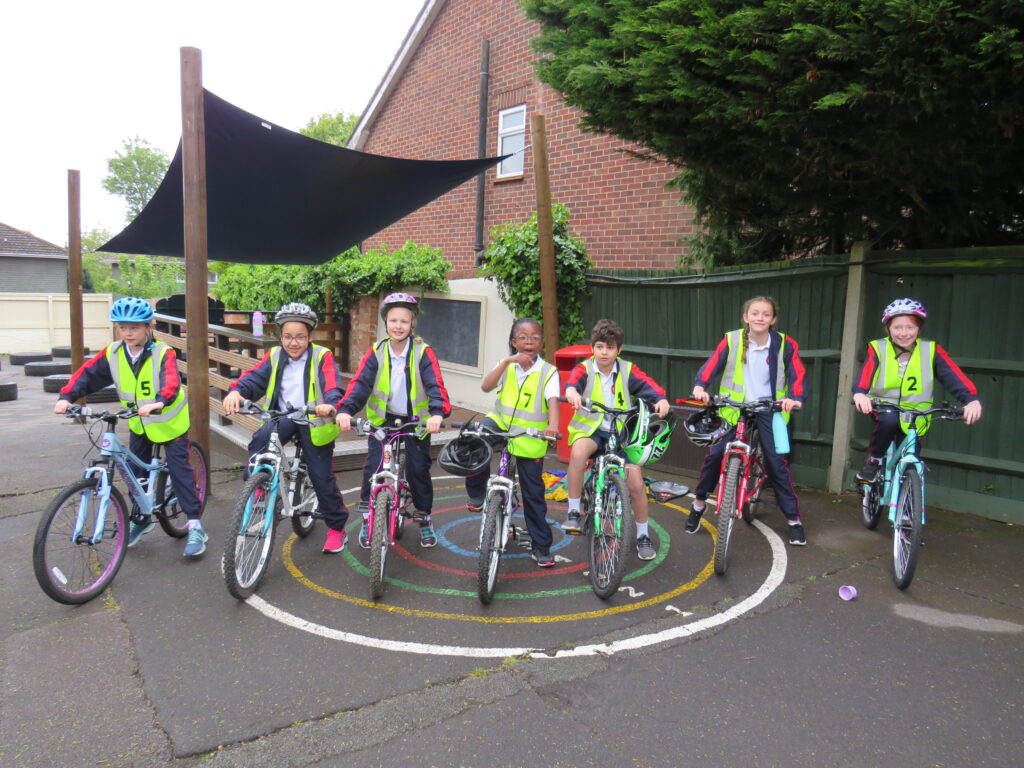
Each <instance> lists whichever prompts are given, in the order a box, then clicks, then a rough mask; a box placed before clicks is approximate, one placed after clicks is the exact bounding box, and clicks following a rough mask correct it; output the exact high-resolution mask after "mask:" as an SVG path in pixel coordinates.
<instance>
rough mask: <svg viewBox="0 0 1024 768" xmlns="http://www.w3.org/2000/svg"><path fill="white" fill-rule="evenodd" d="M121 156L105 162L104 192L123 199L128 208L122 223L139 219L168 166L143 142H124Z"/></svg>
mask: <svg viewBox="0 0 1024 768" xmlns="http://www.w3.org/2000/svg"><path fill="white" fill-rule="evenodd" d="M122 150H123V151H121V152H117V153H116V154H115V155H114V156H113V157H112V158H110V159H108V160H107V175H106V176H104V177H103V188H104V189H105V190H107V192H109V193H110V194H112V195H117V196H119V197H123V198H124V201H125V203H126V204H127V206H128V210H127V212H126V213H125V221H126V222H131V221H132V219H134V218H135V217H136V216H138V215H139V214H140V213H141V212H142V209H143V208H145V207H146V203H148V202H149V201H150V199H151V198H152V197H153V195H154V194H155V193H156V189H157V187H159V186H160V182H161V181H163V178H164V175H165V174H166V173H167V166H168V165H170V160H168V158H167V155H166V154H165V153H164V152H162V151H161V150H159V149H155V148H154V147H152V146H151V145H150V143H149V142H148V141H146V140H145V139H140V138H139V137H138V136H136V137H135V138H134V139H125V140H124V142H123V144H122Z"/></svg>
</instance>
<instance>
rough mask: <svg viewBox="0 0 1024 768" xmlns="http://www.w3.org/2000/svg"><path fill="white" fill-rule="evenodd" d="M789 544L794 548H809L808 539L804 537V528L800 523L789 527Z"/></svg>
mask: <svg viewBox="0 0 1024 768" xmlns="http://www.w3.org/2000/svg"><path fill="white" fill-rule="evenodd" d="M789 543H790V544H792V545H793V546H794V547H804V546H807V537H806V536H805V535H804V527H803V525H801V524H800V523H797V524H796V525H791V526H789Z"/></svg>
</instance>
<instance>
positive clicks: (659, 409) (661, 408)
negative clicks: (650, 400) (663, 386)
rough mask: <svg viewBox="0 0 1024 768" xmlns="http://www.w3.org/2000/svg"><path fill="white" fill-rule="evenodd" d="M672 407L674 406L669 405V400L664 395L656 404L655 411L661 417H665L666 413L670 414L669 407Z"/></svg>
mask: <svg viewBox="0 0 1024 768" xmlns="http://www.w3.org/2000/svg"><path fill="white" fill-rule="evenodd" d="M671 407H672V406H671V405H669V402H668V400H666V399H665V398H664V397H663V398H661V400H659V401H658V402H656V403H655V404H654V412H655V413H656V414H658V416H660V417H661V418H665V416H666V414H668V411H669V408H671Z"/></svg>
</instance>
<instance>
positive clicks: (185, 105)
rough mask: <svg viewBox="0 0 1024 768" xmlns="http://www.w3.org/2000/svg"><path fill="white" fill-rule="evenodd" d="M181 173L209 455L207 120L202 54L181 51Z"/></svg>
mask: <svg viewBox="0 0 1024 768" xmlns="http://www.w3.org/2000/svg"><path fill="white" fill-rule="evenodd" d="M181 175H182V195H183V200H184V210H185V215H184V221H183V226H184V242H185V323H186V326H187V327H188V332H187V334H186V337H187V338H186V351H187V352H188V388H189V398H188V406H189V407H188V412H189V419H190V421H191V424H192V427H191V433H192V439H193V440H195V441H196V442H197V443H199V444H200V445H201V446H203V449H204V450H205V451H206V454H207V456H209V454H210V370H209V368H210V356H209V350H208V348H207V345H208V344H209V332H208V328H209V304H208V303H207V295H206V294H207V285H208V282H207V273H206V266H207V265H206V262H207V237H206V120H205V118H204V113H203V54H202V51H200V50H199V49H198V48H182V49H181Z"/></svg>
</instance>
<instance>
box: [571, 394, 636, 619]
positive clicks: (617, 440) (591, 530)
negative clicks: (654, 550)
mask: <svg viewBox="0 0 1024 768" xmlns="http://www.w3.org/2000/svg"><path fill="white" fill-rule="evenodd" d="M558 399H559V401H560V402H568V401H567V400H566V399H565V398H564V397H560V398H558ZM582 407H583V408H585V409H586V410H588V411H592V410H594V409H595V408H596V409H598V410H601V411H604V412H605V413H607V414H610V415H611V416H612V425H611V429H610V430H609V433H610V434H609V437H608V440H607V442H606V443H605V444H604V447H603V448H601V449H600V450H598V451H597V452H596V453H595V454H594V455H593V456H592V457H591V460H590V471H589V472H588V473H587V475H586V477H585V478H584V480H583V496H582V499H581V501H580V505H581V507H582V508H583V509H585V510H586V513H585V514H584V516H583V529H582V530H581V531H580V535H582V536H586V537H587V552H588V557H589V560H590V570H589V575H590V587H591V589H593V590H594V594H595V595H597V596H598V597H599V598H601V599H602V600H607V599H608V598H610V597H611V596H612V595H614V594H615V593H616V592H617V591H618V589H619V584H620V583H621V582H622V577H623V575H624V574H625V571H626V557H627V556H628V554H629V552H630V551H631V550H632V548H633V536H634V535H635V533H636V527H635V525H634V524H633V504H632V502H631V500H630V497H629V488H628V486H627V483H626V460H625V458H624V457H623V456H622V454H621V453H620V452H619V446H620V445H621V444H622V442H623V434H622V433H623V430H624V428H625V420H626V418H627V417H629V416H630V415H632V414H634V413H636V412H637V411H638V410H639V408H640V406H639V405H634V406H633V407H631V408H609V407H608V406H605V405H603V404H601V403H598V402H595V401H593V400H587V399H583V401H582Z"/></svg>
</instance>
